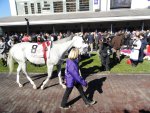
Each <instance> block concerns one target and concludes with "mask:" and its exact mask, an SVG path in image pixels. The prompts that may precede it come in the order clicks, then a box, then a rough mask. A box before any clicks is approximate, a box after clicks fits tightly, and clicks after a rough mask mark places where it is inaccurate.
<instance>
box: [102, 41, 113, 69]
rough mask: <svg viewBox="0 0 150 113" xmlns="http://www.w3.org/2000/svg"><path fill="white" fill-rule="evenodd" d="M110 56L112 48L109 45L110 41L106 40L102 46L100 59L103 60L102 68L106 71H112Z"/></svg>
mask: <svg viewBox="0 0 150 113" xmlns="http://www.w3.org/2000/svg"><path fill="white" fill-rule="evenodd" d="M110 55H111V47H110V45H109V44H108V39H106V38H104V39H103V40H102V44H101V46H100V59H101V65H102V66H101V68H102V70H104V71H109V70H110Z"/></svg>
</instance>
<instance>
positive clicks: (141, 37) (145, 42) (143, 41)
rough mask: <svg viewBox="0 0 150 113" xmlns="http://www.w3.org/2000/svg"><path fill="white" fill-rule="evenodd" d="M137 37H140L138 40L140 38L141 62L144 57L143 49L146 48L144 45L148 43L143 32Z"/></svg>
mask: <svg viewBox="0 0 150 113" xmlns="http://www.w3.org/2000/svg"><path fill="white" fill-rule="evenodd" d="M139 37H140V40H141V48H140V51H139V62H140V63H142V62H143V58H144V49H145V48H146V45H147V44H148V43H147V40H146V38H145V37H144V34H143V33H140V34H139Z"/></svg>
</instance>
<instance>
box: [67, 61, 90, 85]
mask: <svg viewBox="0 0 150 113" xmlns="http://www.w3.org/2000/svg"><path fill="white" fill-rule="evenodd" d="M65 79H66V86H67V87H73V86H74V83H75V82H78V83H80V84H81V85H83V86H87V82H86V81H85V80H84V79H83V78H82V77H81V76H80V74H79V66H78V59H75V60H70V59H67V60H66V70H65Z"/></svg>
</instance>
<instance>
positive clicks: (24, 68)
mask: <svg viewBox="0 0 150 113" xmlns="http://www.w3.org/2000/svg"><path fill="white" fill-rule="evenodd" d="M22 71H23V73H24V74H25V75H26V77H27V79H28V80H29V81H30V83H31V84H32V85H33V89H37V87H36V85H35V84H34V82H33V81H32V79H31V78H30V77H29V75H28V74H27V71H26V63H22Z"/></svg>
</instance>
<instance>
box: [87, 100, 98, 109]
mask: <svg viewBox="0 0 150 113" xmlns="http://www.w3.org/2000/svg"><path fill="white" fill-rule="evenodd" d="M95 103H96V101H95V100H93V101H91V102H88V103H86V107H89V106H91V105H94V104H95Z"/></svg>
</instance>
